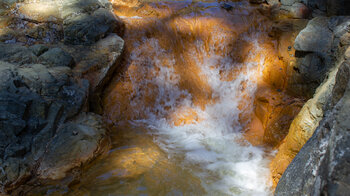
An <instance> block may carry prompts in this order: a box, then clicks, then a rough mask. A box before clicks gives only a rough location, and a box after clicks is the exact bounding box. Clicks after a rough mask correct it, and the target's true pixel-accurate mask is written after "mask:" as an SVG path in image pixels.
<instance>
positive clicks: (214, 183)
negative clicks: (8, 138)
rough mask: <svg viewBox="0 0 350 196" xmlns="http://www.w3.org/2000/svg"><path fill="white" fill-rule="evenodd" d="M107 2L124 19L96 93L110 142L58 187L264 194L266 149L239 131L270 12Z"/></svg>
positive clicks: (262, 57) (77, 191) (232, 5)
mask: <svg viewBox="0 0 350 196" xmlns="http://www.w3.org/2000/svg"><path fill="white" fill-rule="evenodd" d="M112 2H113V5H114V10H115V13H116V14H117V15H118V16H119V17H120V18H121V19H122V20H123V21H124V22H125V23H126V32H125V36H124V39H125V43H126V59H125V62H124V66H125V70H124V71H123V74H121V75H118V76H116V77H115V79H114V80H113V82H112V84H110V86H109V87H108V89H107V90H106V94H105V97H104V100H103V101H104V107H105V116H106V117H107V118H108V119H109V121H110V123H111V124H113V126H114V128H113V129H114V130H113V132H112V148H111V150H110V152H109V153H108V154H107V155H105V156H103V157H101V158H99V159H98V160H96V161H95V162H94V163H93V164H92V165H90V166H88V167H87V168H86V169H85V172H84V173H83V176H82V178H81V182H80V183H79V184H78V185H75V186H73V187H70V190H69V191H67V190H65V191H66V193H69V194H72V195H83V194H85V195H89V194H90V195H259V196H260V195H271V194H272V193H271V182H270V174H269V169H268V164H269V152H267V150H265V149H264V148H263V147H261V146H260V147H259V146H253V145H251V144H250V143H249V142H248V141H247V140H246V137H245V130H246V127H247V125H248V124H249V122H250V120H251V116H252V113H253V102H254V93H255V90H256V87H257V84H258V82H259V81H260V80H261V77H262V70H263V68H264V64H265V63H266V59H267V58H269V57H270V55H271V54H270V51H271V50H273V49H274V47H275V43H274V41H273V40H270V38H269V37H268V34H267V32H268V30H269V25H270V22H269V20H268V19H267V18H265V17H264V16H262V15H261V14H260V13H259V12H258V11H257V8H256V7H254V6H251V5H250V4H249V3H248V1H233V2H226V4H224V3H223V2H217V1H200V2H195V1H159V2H155V1H153V2H142V1H133V0H124V1H112ZM55 191H57V190H55V189H52V190H51V192H55ZM61 191H62V190H61Z"/></svg>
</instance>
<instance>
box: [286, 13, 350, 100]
mask: <svg viewBox="0 0 350 196" xmlns="http://www.w3.org/2000/svg"><path fill="white" fill-rule="evenodd" d="M349 25H350V18H349V17H340V16H338V17H330V18H329V17H316V18H314V19H312V20H311V21H310V22H309V23H308V25H307V26H306V28H305V29H303V30H302V31H301V32H300V33H299V35H298V36H297V37H296V40H295V44H294V48H295V50H296V52H295V57H296V63H295V64H294V66H293V69H292V72H291V73H289V74H290V76H291V77H289V79H288V91H289V92H290V93H291V94H293V95H296V96H301V97H306V98H311V97H312V96H313V95H314V93H315V90H316V88H317V87H318V86H319V85H320V84H321V83H322V82H323V80H324V79H325V77H326V75H327V73H328V72H329V71H330V70H331V69H332V68H334V65H335V64H336V63H335V62H336V61H337V59H339V58H342V57H341V55H342V54H343V52H344V51H343V50H344V48H346V47H344V46H347V45H348V44H349V43H348V41H347V39H346V38H347V37H348V36H350V34H349V30H348V27H349Z"/></svg>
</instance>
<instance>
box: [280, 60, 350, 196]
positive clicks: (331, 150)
mask: <svg viewBox="0 0 350 196" xmlns="http://www.w3.org/2000/svg"><path fill="white" fill-rule="evenodd" d="M349 70H350V64H349V62H348V61H347V62H344V63H343V64H342V65H341V66H340V68H339V71H338V73H337V76H336V84H335V88H334V89H333V92H332V95H333V97H331V98H330V100H332V101H331V103H330V105H331V107H332V106H333V105H334V108H332V109H330V110H328V111H327V112H326V114H325V117H324V118H323V120H322V121H321V122H320V126H319V127H318V128H317V129H316V131H315V133H314V134H313V135H312V137H311V138H310V140H309V141H308V142H307V143H306V144H305V145H304V147H303V148H302V149H301V151H300V152H299V153H298V155H297V156H296V157H295V158H294V160H293V161H292V162H291V164H290V165H289V166H288V168H287V170H286V171H285V172H284V174H283V176H282V178H281V180H280V182H279V183H278V186H277V188H276V192H275V195H347V194H348V193H349V191H350V188H349V187H350V186H349V185H350V184H349V182H350V179H349V176H350V165H349V162H350V156H349V155H350V149H349V142H350V132H349V130H350V124H349V120H350V116H349V113H350V110H349V108H350V88H349V87H350V83H349V78H350V75H349Z"/></svg>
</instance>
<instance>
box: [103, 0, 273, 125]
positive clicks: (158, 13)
mask: <svg viewBox="0 0 350 196" xmlns="http://www.w3.org/2000/svg"><path fill="white" fill-rule="evenodd" d="M141 4H142V5H141ZM141 4H140V3H139V1H120V2H119V1H118V2H114V8H115V13H116V14H117V15H119V16H122V17H123V16H126V17H129V18H124V21H125V23H126V32H125V37H124V39H125V42H126V50H127V54H129V55H130V56H129V57H127V59H128V60H127V62H126V63H125V66H126V67H127V70H126V72H125V73H124V76H123V77H122V78H121V79H120V80H119V81H118V82H114V83H113V84H111V85H110V87H109V88H108V89H109V90H107V94H106V96H105V98H104V103H105V104H104V105H105V106H108V107H105V112H106V114H107V116H108V117H109V118H110V119H112V120H113V121H114V120H117V119H119V120H122V119H137V118H142V117H145V115H146V114H145V113H147V112H146V110H145V108H147V107H148V106H150V107H152V105H154V104H156V97H157V91H158V87H157V85H162V84H159V83H158V84H154V83H147V82H145V81H146V80H151V79H152V78H155V77H157V76H159V74H160V71H161V70H163V68H171V69H173V71H174V73H173V75H174V76H172V77H173V78H168V79H166V80H176V81H177V82H176V83H177V87H178V88H179V89H180V90H184V91H186V92H188V93H189V94H191V97H192V103H193V104H194V106H199V107H200V108H202V109H204V108H205V106H206V105H207V104H211V103H214V102H215V99H214V98H213V97H212V89H211V86H210V85H209V84H208V78H207V76H206V75H205V74H204V73H202V70H201V69H202V68H201V66H202V64H205V63H208V61H209V58H210V57H212V56H214V55H227V56H228V57H230V58H233V59H234V60H235V61H237V63H244V62H245V61H251V60H253V61H258V60H260V59H248V56H249V55H248V54H249V53H254V51H252V48H253V45H252V43H250V42H248V41H245V40H244V39H243V38H244V37H246V34H247V33H248V31H250V29H252V28H253V27H254V28H256V27H257V26H258V25H257V24H258V23H261V21H262V20H266V19H265V18H264V17H262V16H261V17H260V18H259V17H251V15H239V14H237V15H234V14H230V13H228V12H226V11H223V10H222V9H217V10H215V9H214V11H208V12H206V9H210V7H209V8H204V7H200V6H199V7H196V6H192V7H191V6H188V5H187V4H186V3H183V4H181V3H176V4H171V2H168V4H170V5H171V6H170V5H168V4H159V3H141ZM120 6H124V7H125V6H126V7H127V9H124V7H123V8H122V9H121V8H120V9H119V7H120ZM211 12H214V13H211ZM248 12H252V13H251V14H252V15H257V14H258V13H257V12H253V11H250V10H249V11H248ZM135 17H136V18H135ZM140 17H141V18H140ZM261 28H263V27H261ZM145 40H146V41H145ZM267 40H268V39H267ZM268 41H269V40H268ZM261 42H264V40H261ZM135 43H138V44H137V45H135ZM155 47H157V48H158V47H159V49H157V48H155ZM135 50H137V53H138V54H137V57H134V58H131V57H132V55H134V54H135ZM161 50H163V51H161ZM212 66H213V68H214V67H216V68H217V67H218V66H220V62H217V63H215V62H214V63H212ZM241 71H244V70H242V67H239V66H237V67H233V68H232V70H231V71H228V70H222V71H221V72H220V74H221V76H222V78H221V79H222V80H233V79H234V78H235V77H236V76H237V74H238V73H239V72H241ZM123 83H124V84H123ZM131 102H132V103H133V104H131ZM158 104H159V103H158ZM241 105H243V104H241ZM181 110H182V109H181ZM176 113H177V112H175V114H176ZM178 113H183V112H178ZM188 113H191V111H189V112H188ZM169 115H174V114H169ZM181 118H183V117H178V118H173V117H170V119H174V120H175V119H181ZM175 121H176V120H175ZM180 121H181V120H180ZM182 121H183V120H182ZM185 121H186V122H189V121H187V120H185ZM175 124H179V122H177V123H175ZM180 124H181V123H180Z"/></svg>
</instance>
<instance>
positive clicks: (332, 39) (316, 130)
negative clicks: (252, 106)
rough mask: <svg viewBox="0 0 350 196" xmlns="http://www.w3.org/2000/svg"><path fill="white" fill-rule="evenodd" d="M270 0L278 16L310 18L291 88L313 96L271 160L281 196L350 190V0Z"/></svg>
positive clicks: (293, 62) (293, 63)
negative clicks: (349, 93) (349, 106)
mask: <svg viewBox="0 0 350 196" xmlns="http://www.w3.org/2000/svg"><path fill="white" fill-rule="evenodd" d="M259 3H262V2H259ZM267 3H268V4H269V8H270V13H273V16H274V17H275V20H281V19H282V20H283V18H290V19H288V20H289V21H290V20H300V19H308V20H309V21H308V22H307V25H306V27H305V28H303V29H299V30H298V31H297V32H298V33H297V36H296V37H295V40H293V42H292V43H293V44H292V45H293V49H291V51H292V52H293V54H294V55H293V58H291V59H288V60H287V61H289V63H288V64H289V65H288V66H289V68H290V69H289V71H288V73H287V84H286V87H285V89H286V93H287V94H289V95H291V96H296V97H300V98H301V99H305V100H308V101H307V102H306V103H305V105H303V107H302V108H301V110H300V112H299V113H298V114H297V115H296V117H295V118H294V119H293V120H292V121H291V124H290V126H288V127H289V128H288V130H287V131H282V130H281V129H279V131H282V133H287V134H286V135H284V136H285V138H284V137H280V138H282V140H277V141H280V144H279V145H277V149H278V153H277V155H276V156H275V158H274V159H273V160H272V162H271V173H272V177H273V181H274V183H275V185H276V184H277V183H278V184H277V187H276V190H275V195H347V194H348V192H349V189H350V188H349V187H350V186H349V183H350V179H349V177H348V176H349V175H350V167H349V164H348V163H349V160H350V159H349V152H348V151H349V147H348V144H349V133H348V131H349V125H350V124H349V111H348V104H349V96H348V91H349V54H350V53H349V51H350V47H349V44H350V17H348V16H344V15H350V3H349V2H348V1H341V0H337V1H298V0H293V1H287V0H281V1H267ZM292 23H293V22H292ZM294 23H295V22H294ZM300 30H301V31H300ZM299 31H300V32H299ZM281 37H283V36H281ZM289 37H291V36H289ZM292 37H293V36H292ZM280 39H281V38H280ZM281 43H283V42H281ZM294 50H295V51H294ZM281 56H282V57H283V54H282V55H281ZM284 56H286V55H284ZM258 95H259V91H258ZM257 106H258V107H257V108H259V107H261V104H257ZM288 107H290V106H288ZM274 108H276V107H274ZM277 116H278V115H277ZM282 116H283V115H282ZM277 124H280V123H277ZM271 130H273V129H271V128H266V129H265V133H269V132H271ZM277 133H278V131H277ZM283 138H284V139H283Z"/></svg>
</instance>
